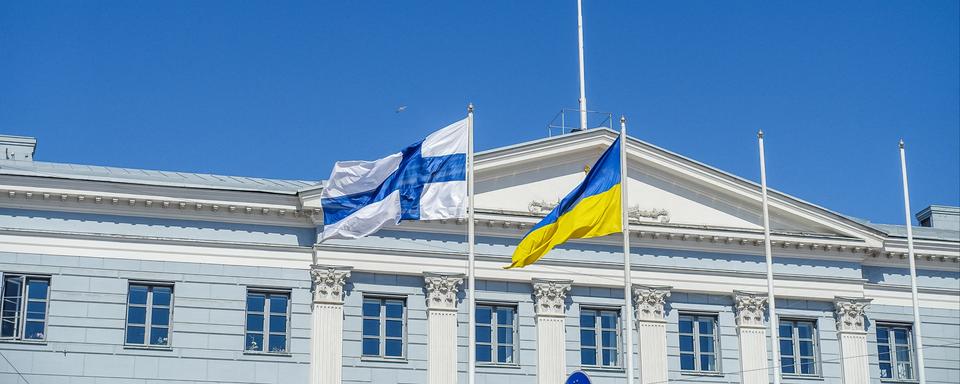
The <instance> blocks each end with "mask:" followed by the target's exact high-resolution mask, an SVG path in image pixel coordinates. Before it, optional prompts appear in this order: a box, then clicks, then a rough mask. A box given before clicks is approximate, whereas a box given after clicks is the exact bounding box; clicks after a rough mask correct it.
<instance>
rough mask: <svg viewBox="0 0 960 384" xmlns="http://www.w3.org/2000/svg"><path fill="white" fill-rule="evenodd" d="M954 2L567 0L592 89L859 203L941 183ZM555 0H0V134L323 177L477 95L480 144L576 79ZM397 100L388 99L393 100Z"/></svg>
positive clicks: (958, 86)
mask: <svg viewBox="0 0 960 384" xmlns="http://www.w3.org/2000/svg"><path fill="white" fill-rule="evenodd" d="M958 4H960V2H958V1H956V0H929V1H887V0H883V1H683V2H677V1H613V0H585V5H584V14H585V15H584V19H585V24H586V26H585V35H586V57H587V59H586V64H587V81H588V93H587V98H588V100H589V102H590V108H591V109H597V110H603V111H610V112H614V113H617V114H620V113H622V114H625V115H626V116H627V117H628V119H629V120H630V129H631V134H632V135H633V136H636V137H639V138H641V139H643V140H646V141H649V142H651V143H653V144H656V145H659V146H662V147H664V148H667V149H669V150H672V151H675V152H678V153H680V154H683V155H686V156H689V157H692V158H694V159H697V160H700V161H702V162H705V163H707V164H711V165H713V166H716V167H719V168H721V169H724V170H727V171H729V172H732V173H734V174H737V175H740V176H743V177H746V178H749V179H753V180H758V179H759V171H758V164H757V149H756V141H755V132H756V131H757V129H758V128H762V129H763V130H764V131H766V132H767V154H768V156H767V158H768V175H769V182H770V185H771V187H773V188H777V189H779V190H782V191H785V192H787V193H790V194H793V195H795V196H798V197H800V198H803V199H806V200H808V201H811V202H814V203H817V204H820V205H823V206H825V207H827V208H830V209H834V210H837V211H840V212H842V213H845V214H849V215H854V216H859V217H863V218H867V219H870V220H872V221H876V222H887V223H900V222H902V221H903V216H902V215H903V214H902V205H901V204H902V202H901V199H902V197H901V193H900V181H899V158H898V155H897V149H896V148H897V146H896V143H897V139H898V138H899V137H901V136H902V137H904V138H905V139H906V140H907V145H908V147H907V148H908V162H909V166H910V172H911V175H910V177H911V187H912V190H911V194H912V198H913V201H912V205H913V207H914V210H915V211H916V210H919V209H921V208H922V207H924V206H926V205H927V204H930V203H938V204H949V205H958V204H960V41H958V39H960V38H958V36H960V30H958V20H960V9H958ZM576 49H577V46H576V2H575V1H574V0H567V1H557V0H551V1H482V2H460V1H389V2H383V3H374V2H368V1H353V2H314V1H307V2H267V1H259V2H252V1H247V2H238V1H202V2H200V1H164V2H152V3H148V2H127V1H120V2H109V1H97V2H76V1H62V2H47V1H4V2H0V132H2V133H6V134H17V135H29V136H36V137H38V139H39V141H40V145H39V148H38V153H37V159H38V160H44V161H55V162H71V163H84V164H99V165H111V166H121V167H134V168H148V169H164V170H180V171H190V172H210V173H220V174H233V175H248V176H263V177H274V178H298V179H311V180H316V179H322V178H326V177H327V175H328V174H329V172H330V167H331V165H332V164H333V162H334V161H336V160H354V159H374V158H378V157H381V156H384V155H387V154H389V153H392V152H394V151H396V150H398V149H400V148H401V147H402V146H404V145H406V144H409V143H411V142H414V141H416V140H418V139H419V138H420V137H422V136H423V135H425V134H426V133H428V132H430V131H432V130H434V129H437V128H439V127H441V126H442V125H443V124H445V123H449V122H451V121H453V120H456V119H458V118H460V117H462V116H463V115H464V111H465V106H466V104H467V103H468V102H470V101H472V102H473V103H475V104H476V106H477V114H476V129H477V147H478V149H488V148H493V147H497V146H501V145H508V144H512V143H516V142H520V141H526V140H531V139H537V138H541V137H544V136H545V132H546V131H545V128H544V127H545V124H546V123H547V122H548V121H549V120H550V118H552V117H553V115H554V114H556V112H557V111H558V110H559V109H560V108H561V107H575V106H576V103H577V95H578V83H577V56H576ZM401 105H407V106H408V109H407V110H406V111H405V112H403V113H395V112H394V110H395V109H396V108H397V107H398V106H401Z"/></svg>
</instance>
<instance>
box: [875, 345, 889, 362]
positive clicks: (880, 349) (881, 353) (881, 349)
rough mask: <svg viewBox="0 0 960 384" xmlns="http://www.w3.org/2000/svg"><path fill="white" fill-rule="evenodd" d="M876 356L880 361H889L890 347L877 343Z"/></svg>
mask: <svg viewBox="0 0 960 384" xmlns="http://www.w3.org/2000/svg"><path fill="white" fill-rule="evenodd" d="M877 358H878V359H879V360H880V361H890V347H889V346H886V345H883V344H878V345H877Z"/></svg>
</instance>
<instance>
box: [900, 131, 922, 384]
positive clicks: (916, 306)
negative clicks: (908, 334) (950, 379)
mask: <svg viewBox="0 0 960 384" xmlns="http://www.w3.org/2000/svg"><path fill="white" fill-rule="evenodd" d="M900 171H901V173H902V174H903V214H904V216H905V218H906V222H907V258H908V259H910V293H911V294H912V295H913V335H914V338H915V339H916V340H915V343H916V347H917V348H916V350H917V378H918V379H919V384H926V382H927V375H926V374H925V373H924V366H923V337H921V335H920V328H921V323H920V300H919V298H918V295H917V262H916V260H914V255H913V220H912V219H911V218H910V188H909V187H908V186H907V157H906V154H905V153H904V149H903V139H900Z"/></svg>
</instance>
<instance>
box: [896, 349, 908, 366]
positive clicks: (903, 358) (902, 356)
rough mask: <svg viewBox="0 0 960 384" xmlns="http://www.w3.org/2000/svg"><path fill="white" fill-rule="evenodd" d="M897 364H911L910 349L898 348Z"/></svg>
mask: <svg viewBox="0 0 960 384" xmlns="http://www.w3.org/2000/svg"><path fill="white" fill-rule="evenodd" d="M897 362H904V363H909V362H910V348H908V347H904V346H897Z"/></svg>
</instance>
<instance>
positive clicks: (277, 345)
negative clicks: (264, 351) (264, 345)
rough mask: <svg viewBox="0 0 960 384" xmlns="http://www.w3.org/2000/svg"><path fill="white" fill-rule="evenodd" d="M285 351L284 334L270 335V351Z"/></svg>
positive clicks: (285, 339) (285, 341)
mask: <svg viewBox="0 0 960 384" xmlns="http://www.w3.org/2000/svg"><path fill="white" fill-rule="evenodd" d="M286 351H287V336H286V335H270V352H286Z"/></svg>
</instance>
